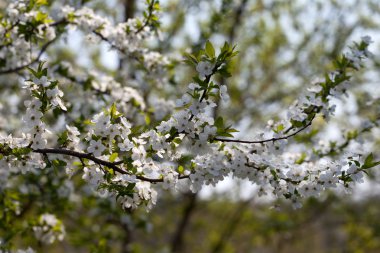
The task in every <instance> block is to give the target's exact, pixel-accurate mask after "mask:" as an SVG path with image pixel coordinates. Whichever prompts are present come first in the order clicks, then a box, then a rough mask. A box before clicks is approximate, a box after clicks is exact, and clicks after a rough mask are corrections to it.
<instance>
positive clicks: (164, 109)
mask: <svg viewBox="0 0 380 253" xmlns="http://www.w3.org/2000/svg"><path fill="white" fill-rule="evenodd" d="M145 8H146V9H145V11H144V12H143V15H142V17H137V18H129V19H128V20H126V22H121V23H113V22H112V21H111V20H110V19H108V18H107V17H106V16H105V15H101V14H98V13H96V12H95V11H94V10H93V9H91V8H87V7H80V8H74V7H73V6H63V7H62V8H61V9H60V10H59V12H53V11H51V9H49V8H48V2H47V1H43V0H30V1H12V2H11V3H9V4H8V5H7V7H6V9H5V12H4V15H3V16H2V17H1V23H0V34H1V37H0V38H1V39H0V75H1V76H2V78H4V79H1V80H2V82H3V83H2V86H3V87H1V90H2V93H3V94H2V95H1V103H2V119H1V121H2V124H1V135H0V154H1V155H0V158H1V159H0V163H1V166H0V175H1V177H0V181H1V187H0V189H1V209H2V210H1V217H2V218H1V220H2V221H1V222H0V224H1V228H2V229H4V231H5V230H6V229H8V230H7V231H5V232H4V233H2V234H1V237H2V238H1V247H3V249H4V252H8V251H9V250H13V251H14V252H19V253H21V252H34V250H33V249H32V248H24V249H18V250H17V249H15V248H16V247H14V245H13V244H12V240H13V238H14V237H16V235H17V234H18V233H30V234H33V235H34V237H35V240H36V241H38V242H39V243H41V244H52V243H54V242H55V241H60V240H63V239H64V238H65V235H66V230H65V224H64V223H63V222H62V220H60V219H59V218H60V217H59V216H58V215H56V214H55V213H54V209H53V208H51V207H49V203H50V202H54V201H57V200H59V202H60V203H61V205H67V203H74V204H75V203H76V201H78V200H77V199H76V198H79V197H78V196H77V194H83V195H84V196H89V195H91V196H95V197H96V198H100V199H108V200H113V201H114V203H117V204H118V208H119V209H120V210H126V211H127V212H129V211H131V210H134V209H145V210H146V211H149V210H150V209H152V208H153V207H154V205H155V204H156V203H157V201H159V197H160V195H161V194H164V192H165V191H177V190H183V189H189V190H190V191H192V192H198V191H200V190H201V189H202V187H203V186H204V185H216V184H217V183H219V182H221V181H223V180H224V179H225V178H226V177H233V178H239V179H247V180H249V181H250V182H252V184H254V185H256V186H257V187H258V189H259V191H258V194H259V195H260V196H261V195H268V194H270V195H272V196H274V197H275V198H284V199H287V200H289V201H290V202H291V203H292V205H293V207H294V208H300V207H302V199H303V198H308V197H311V196H313V197H319V196H321V194H322V193H323V192H324V191H326V190H330V189H335V188H341V189H344V190H345V191H347V192H350V191H351V190H352V188H353V187H354V185H355V184H356V183H362V182H363V178H364V176H365V174H367V173H368V171H369V169H371V168H373V167H375V166H377V165H379V164H380V162H379V161H377V160H376V159H378V157H376V155H375V154H373V153H372V152H361V150H358V151H357V152H353V151H347V150H345V147H346V146H348V145H349V142H350V141H353V140H356V139H357V138H359V137H358V136H359V133H362V132H371V130H372V129H373V128H378V125H379V118H378V117H377V118H374V119H368V120H366V121H365V122H363V124H362V128H361V129H359V131H355V132H350V133H349V134H347V136H346V138H345V140H344V141H343V142H342V143H339V144H334V145H331V144H330V145H327V146H323V144H322V145H317V144H316V142H317V141H318V140H314V142H311V137H313V136H312V134H313V132H311V131H310V129H311V127H312V125H313V123H315V121H323V122H326V124H328V123H329V120H330V119H331V118H332V117H334V110H335V103H336V101H338V100H340V99H342V97H344V96H345V94H347V92H348V91H349V90H350V89H351V88H353V87H358V86H360V85H362V84H361V83H354V82H352V79H353V78H354V77H355V75H356V74H357V73H360V71H362V68H363V67H365V63H366V61H367V59H368V58H371V57H372V54H371V53H370V51H369V49H368V48H369V47H370V45H371V43H372V42H373V41H372V39H371V38H370V37H369V36H362V37H361V38H357V40H356V41H355V42H352V43H351V44H349V45H347V47H346V50H345V51H344V52H342V53H341V54H340V55H339V56H337V57H336V58H335V59H331V62H332V66H333V67H332V68H331V69H330V71H328V72H327V73H319V74H320V78H317V79H314V80H312V78H310V82H309V84H307V85H306V84H305V86H307V88H305V89H304V90H303V92H302V94H300V95H299V97H298V99H297V100H296V101H294V102H293V103H289V104H288V109H287V110H286V113H282V114H279V115H278V116H277V117H276V118H275V119H273V120H270V121H269V122H268V124H267V125H266V126H262V127H261V129H260V127H257V128H255V131H254V133H253V134H251V132H250V133H249V134H244V133H242V132H240V133H239V134H238V132H239V128H238V127H237V125H236V122H232V121H231V119H229V118H228V117H226V116H223V112H219V113H218V115H216V113H215V112H216V108H217V107H218V106H219V105H220V104H221V103H222V104H225V105H228V104H229V103H230V96H229V89H230V87H229V81H228V80H229V79H228V78H229V77H231V73H230V68H231V62H232V61H233V60H234V57H236V56H237V55H238V54H239V52H238V51H239V42H237V44H236V45H233V44H231V43H228V42H225V43H224V44H223V45H222V46H221V47H220V48H218V47H216V46H215V43H213V42H212V41H206V42H205V43H204V45H202V47H201V49H200V50H198V51H196V52H188V53H184V54H183V56H182V58H179V59H178V58H176V57H173V56H172V55H170V54H168V55H165V54H162V53H161V52H160V51H159V50H154V49H152V48H151V47H150V46H149V43H152V41H153V42H154V41H155V40H159V37H160V24H159V10H160V5H159V3H158V1H157V0H147V1H146V6H145ZM50 11H51V12H50ZM72 30H79V31H81V32H82V33H83V34H85V36H86V38H87V41H88V43H92V44H93V45H95V46H96V45H99V44H100V43H103V44H106V45H107V47H108V48H109V49H110V50H112V51H114V52H117V53H118V55H119V57H120V58H121V59H122V60H124V61H131V62H133V63H132V64H131V65H130V68H129V69H127V70H123V71H124V72H123V73H124V74H125V76H127V77H126V78H125V79H123V78H118V80H116V79H115V78H114V77H113V76H112V75H106V74H104V73H100V72H94V71H91V70H89V69H87V70H86V71H83V70H77V69H75V68H73V67H72V66H71V65H70V64H68V63H66V62H60V60H59V58H54V56H51V55H49V54H47V51H48V49H49V48H51V47H52V46H54V44H56V43H58V42H60V41H62V40H63V41H64V40H67V39H70V38H67V36H68V35H67V34H69V32H70V31H72ZM177 64H182V65H183V64H186V65H187V68H188V69H191V71H192V73H194V75H193V76H192V79H191V80H190V81H189V82H188V83H187V89H186V90H185V91H184V92H183V94H181V95H180V96H177V93H178V91H173V89H172V88H171V87H169V88H167V87H166V86H168V84H169V83H170V78H171V75H172V74H171V71H172V70H173V68H174V67H175V65H177ZM130 73H134V75H136V76H138V78H136V79H135V80H138V81H137V84H136V82H134V81H132V80H131V79H129V76H130ZM174 75H175V74H174ZM150 85H151V86H156V87H162V88H161V89H160V91H159V92H157V94H154V95H153V96H152V97H149V96H148V95H147V94H146V92H145V91H146V90H147V89H148V90H149V89H153V88H151V87H150ZM165 87H166V88H165ZM173 94H174V96H173ZM160 96H161V97H160ZM242 109H243V108H242ZM305 135H306V136H308V135H309V137H310V138H304V139H302V138H299V139H297V141H295V139H296V138H297V137H299V136H305ZM236 136H238V137H239V138H238V137H236ZM243 137H244V138H243ZM310 143H311V144H312V146H313V148H311V147H310ZM366 144H367V143H366V140H365V139H364V140H363V144H362V145H366ZM368 145H369V144H368ZM331 153H334V155H335V156H334V159H331V158H330V157H329V155H330V154H331ZM78 178H79V180H78ZM78 184H79V185H80V189H82V190H80V191H79V190H75V188H77V187H78ZM77 189H79V187H78V188H77ZM74 191H75V192H76V196H77V197H76V198H74V197H73V194H71V193H72V192H74ZM25 200H27V201H25ZM24 201H25V202H24ZM29 205H35V206H36V210H37V211H36V213H37V216H36V217H34V219H32V220H29V221H28V223H25V224H22V225H21V226H15V227H12V223H13V220H14V219H23V214H24V212H26V211H27V210H28V206H29Z"/></svg>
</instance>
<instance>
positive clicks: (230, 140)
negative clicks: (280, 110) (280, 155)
mask: <svg viewBox="0 0 380 253" xmlns="http://www.w3.org/2000/svg"><path fill="white" fill-rule="evenodd" d="M314 118H315V114H314V115H313V117H312V118H311V119H310V121H309V122H308V123H307V124H306V125H305V126H303V127H301V128H300V129H298V130H297V131H295V132H294V133H292V134H289V135H285V136H282V137H277V138H270V139H265V140H260V141H245V140H237V139H221V138H214V140H215V141H222V142H237V143H246V144H262V143H266V142H275V141H279V140H286V139H288V138H290V137H293V136H295V135H297V134H298V133H300V132H302V131H303V130H305V129H306V128H308V127H309V126H310V125H311V124H312V123H313V120H314Z"/></svg>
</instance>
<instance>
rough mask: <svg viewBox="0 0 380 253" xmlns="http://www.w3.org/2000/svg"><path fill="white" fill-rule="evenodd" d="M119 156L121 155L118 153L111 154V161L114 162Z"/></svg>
mask: <svg viewBox="0 0 380 253" xmlns="http://www.w3.org/2000/svg"><path fill="white" fill-rule="evenodd" d="M118 157H119V154H118V153H112V155H110V158H109V161H110V162H111V163H113V162H114V161H115V160H116V158H118Z"/></svg>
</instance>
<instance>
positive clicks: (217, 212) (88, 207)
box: [0, 0, 380, 253]
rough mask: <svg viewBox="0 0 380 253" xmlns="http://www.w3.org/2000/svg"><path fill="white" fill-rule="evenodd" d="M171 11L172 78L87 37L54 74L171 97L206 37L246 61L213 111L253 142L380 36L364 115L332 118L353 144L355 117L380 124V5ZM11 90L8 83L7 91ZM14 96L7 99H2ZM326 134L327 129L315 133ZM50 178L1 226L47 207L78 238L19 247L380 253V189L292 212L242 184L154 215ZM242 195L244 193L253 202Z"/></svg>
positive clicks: (70, 46) (165, 39)
mask: <svg viewBox="0 0 380 253" xmlns="http://www.w3.org/2000/svg"><path fill="white" fill-rule="evenodd" d="M50 3H51V6H54V7H57V6H60V5H64V4H70V5H73V6H75V7H81V6H83V5H85V6H89V7H91V8H93V9H95V10H96V11H97V12H98V13H101V14H102V15H105V16H108V17H109V18H111V19H112V20H114V22H123V21H125V20H126V19H127V18H130V17H134V16H139V15H141V13H142V11H143V10H144V8H145V6H144V4H143V1H137V0H124V1H116V0H113V1H101V0H60V1H58V0H56V1H50ZM160 4H161V9H162V10H161V14H160V15H161V17H160V20H161V28H160V30H159V31H158V37H159V38H160V40H154V41H152V42H151V43H150V44H149V45H148V46H149V47H151V48H153V49H156V50H158V51H160V52H162V53H163V54H165V55H168V56H170V58H171V61H172V64H171V65H170V66H169V67H168V69H167V70H165V71H167V72H168V73H169V75H168V76H169V78H167V79H164V80H157V79H155V78H150V77H149V75H140V74H139V72H138V71H136V69H139V66H138V64H139V63H138V62H135V61H129V60H128V59H123V60H119V58H118V56H117V54H115V53H113V52H109V51H108V48H107V46H106V45H102V46H101V47H94V46H88V45H87V44H86V41H85V39H84V38H83V36H82V37H81V34H80V33H71V34H69V36H67V37H66V38H64V40H63V42H60V43H58V44H57V45H55V46H54V47H51V48H50V49H49V51H48V54H49V57H50V58H51V59H52V63H51V65H54V64H59V63H60V62H63V61H67V62H69V63H70V64H71V65H72V66H73V69H75V71H76V72H78V73H80V71H81V70H83V71H85V70H87V71H88V70H89V69H91V70H92V71H94V72H101V73H104V74H107V75H110V76H113V77H114V78H115V79H116V80H119V81H122V80H128V82H129V84H132V85H136V86H138V87H139V89H140V91H141V92H142V93H143V95H144V98H145V99H146V100H147V101H149V99H150V98H151V97H161V96H162V97H165V98H167V99H175V98H179V97H180V96H181V95H182V93H183V91H184V90H185V88H186V86H187V84H188V82H189V81H191V77H192V76H193V75H194V73H195V72H194V70H192V69H190V68H189V67H188V66H186V65H185V64H184V63H183V62H182V60H183V53H184V52H185V51H186V52H197V51H198V50H199V49H200V48H201V47H202V46H203V45H204V43H205V42H206V41H207V40H210V41H212V42H213V44H215V45H216V46H215V47H217V46H218V45H222V44H223V42H224V41H229V42H232V43H234V44H237V48H238V51H239V52H240V53H239V55H238V56H237V57H236V58H235V59H234V61H233V64H232V66H231V73H232V77H231V78H230V79H228V81H225V80H219V81H220V82H228V83H227V85H228V88H229V92H230V94H231V102H230V103H229V104H221V103H220V104H219V105H218V108H217V110H216V111H215V112H214V113H215V114H216V115H221V114H222V115H223V116H224V117H225V118H226V119H228V120H229V121H230V122H231V123H232V122H238V123H237V126H238V128H239V129H240V130H241V133H243V134H242V136H243V137H246V139H249V137H250V133H253V132H255V130H257V129H258V128H262V127H263V126H265V124H266V122H267V121H268V120H269V119H272V118H277V117H279V115H282V114H283V113H284V112H285V110H284V109H285V108H287V107H288V106H289V105H290V104H291V103H292V101H293V100H294V99H295V98H296V97H298V96H299V95H300V94H301V93H302V92H303V91H304V89H305V87H307V86H308V85H309V84H310V83H311V82H312V80H313V79H315V78H316V77H318V76H320V77H321V76H323V74H324V73H325V72H326V71H328V70H331V69H332V65H331V62H332V60H333V59H334V58H335V57H337V56H338V55H339V54H340V53H341V52H342V51H344V49H346V48H347V45H349V44H350V43H351V41H352V40H357V39H358V38H360V36H364V35H366V34H369V35H372V36H373V39H374V41H375V45H374V46H373V48H372V51H373V52H374V53H375V56H374V57H373V59H372V61H371V62H369V63H368V67H367V68H366V71H362V72H360V73H358V74H357V75H355V80H354V82H355V81H358V82H359V81H360V82H362V83H365V84H367V85H366V86H364V88H363V87H362V88H360V89H359V88H358V89H355V88H354V89H353V91H352V93H350V95H349V99H347V101H346V103H347V104H350V105H351V107H352V104H354V105H356V106H355V108H356V109H354V112H355V113H353V111H349V110H346V109H345V107H344V104H343V105H341V107H342V108H343V109H341V110H342V111H343V112H342V113H338V116H339V117H336V118H334V119H333V122H335V121H336V122H337V123H336V124H337V125H338V124H339V125H338V126H339V128H338V130H336V131H335V132H334V133H336V132H337V133H338V135H343V134H342V133H344V132H345V131H348V130H352V128H355V127H357V126H358V124H359V123H358V122H359V120H357V118H355V117H357V116H355V115H360V116H361V117H363V118H377V117H379V113H380V110H379V105H380V102H379V99H377V100H375V103H377V104H375V106H374V105H371V106H370V107H369V106H368V105H366V101H368V100H369V99H373V98H374V97H375V98H376V97H377V98H379V97H380V91H379V90H380V89H379V85H378V82H379V80H380V78H379V77H380V76H379V75H380V72H379V71H378V70H379V69H378V67H379V65H380V58H379V54H377V52H378V45H379V39H380V36H379V35H378V34H379V31H380V26H379V24H380V15H379V14H380V3H379V1H378V0H349V1H348V0H347V1H337V0H315V1H306V0H295V1H286V0H284V1H282V0H208V1H202V0H165V1H164V0H162V1H161V2H160ZM0 6H1V8H4V6H5V5H4V6H2V3H0ZM376 34H377V36H376ZM65 41H66V42H65ZM4 78H5V77H1V81H2V82H4ZM6 78H8V79H7V83H10V82H12V80H14V82H16V81H17V77H12V78H14V79H12V78H10V77H9V76H8V77H6ZM374 84H375V88H373V87H374ZM5 88H6V87H5V86H2V87H1V91H4V90H5ZM74 92H75V91H74ZM7 95H8V93H7V92H2V95H1V96H7ZM376 105H377V106H376ZM148 107H149V108H148V111H149V112H151V113H154V111H155V110H157V108H156V109H155V108H154V105H153V104H149V102H148ZM355 110H358V111H355ZM351 117H353V118H351ZM324 126H325V125H324V122H323V121H322V120H320V121H318V122H316V126H314V129H318V130H320V129H324ZM330 130H331V129H330ZM320 133H321V134H323V130H320ZM375 136H376V135H375ZM378 136H380V134H379V135H378ZM300 138H302V137H300ZM305 138H309V137H308V136H305ZM379 140H380V138H379V137H377V138H374V139H373V142H374V145H375V147H379ZM375 150H376V149H375ZM377 150H379V149H377ZM330 155H331V156H333V155H334V154H330ZM45 173H46V175H44V176H45V178H44V180H37V179H33V178H28V177H26V178H25V180H30V181H31V182H37V181H38V183H35V185H36V190H35V191H36V195H35V197H34V198H28V199H25V198H24V197H23V196H22V195H19V194H18V193H9V194H6V195H2V199H1V201H2V202H3V203H5V202H7V201H8V202H12V200H18V201H20V202H21V203H22V204H23V206H22V207H21V212H20V213H19V215H18V216H17V217H11V218H9V220H5V219H4V220H3V221H1V223H2V224H3V226H2V229H4V227H7V228H9V227H11V226H13V227H14V228H15V230H17V229H16V228H17V227H18V226H22V225H23V224H21V222H22V219H21V217H23V216H27V215H29V216H33V214H34V213H36V210H41V209H43V210H45V211H46V212H49V211H50V212H53V213H55V214H56V215H57V216H58V217H60V218H62V220H63V222H64V224H65V226H66V231H67V238H66V240H65V241H64V242H61V243H56V244H54V245H53V246H51V247H46V246H43V245H34V244H33V243H34V242H33V241H32V239H29V238H28V236H29V235H28V233H27V232H26V233H25V234H24V233H21V234H18V235H16V236H17V237H19V238H20V240H19V241H20V245H19V246H20V247H21V246H28V245H30V246H32V247H34V248H35V249H37V251H38V252H99V253H100V252H125V253H126V252H136V253H138V252H147V253H148V252H200V253H201V252H212V253H217V252H223V253H233V252H236V253H243V252H260V253H265V252H283V253H287V252H309V253H314V252H316V253H317V252H355V253H356V252H357V253H359V252H380V220H379V218H378V217H380V198H379V194H378V193H377V192H376V191H372V194H371V195H370V196H369V197H368V196H367V197H364V196H359V197H358V198H356V199H352V198H349V197H348V196H347V195H344V194H342V193H332V192H331V193H329V194H327V195H326V196H325V197H324V198H321V199H320V200H316V199H309V200H308V201H307V202H306V203H305V204H304V207H303V208H302V209H300V210H293V209H292V208H291V207H290V206H288V205H287V204H285V203H281V202H273V201H270V200H266V201H259V200H258V197H257V193H256V191H255V190H254V189H252V188H247V189H245V188H244V187H243V188H242V189H241V188H240V189H238V188H236V187H231V188H229V189H228V190H227V192H224V193H215V192H213V191H212V190H210V189H208V191H211V193H209V194H207V196H208V197H207V198H206V197H202V196H199V194H190V193H187V192H184V193H183V192H177V193H168V194H165V195H164V196H165V197H164V198H163V199H161V200H160V201H159V202H158V205H157V206H156V207H155V208H154V209H153V210H152V211H151V212H150V213H145V212H143V211H140V210H137V211H134V212H125V211H123V210H121V208H120V207H119V205H118V204H117V203H115V202H114V200H113V199H99V198H96V197H94V196H93V195H92V194H90V193H88V194H87V195H86V194H84V193H86V191H87V192H89V190H88V189H87V188H86V186H85V185H84V183H83V182H82V180H81V179H80V176H79V175H74V176H73V182H74V185H75V187H74V188H75V190H74V192H75V194H72V195H71V197H70V198H69V199H66V198H61V197H60V193H62V191H63V190H64V189H65V187H67V188H70V189H71V187H72V186H65V185H64V184H65V182H66V181H65V180H64V178H65V177H66V176H65V174H64V173H62V174H59V173H53V172H48V171H46V172H45ZM377 174H378V173H377V172H376V171H375V172H374V173H373V175H372V178H371V179H370V181H369V182H368V183H367V185H372V183H371V182H375V183H376V182H377V183H378V181H379V179H378V178H379V177H378V175H377ZM57 175H58V176H57ZM59 175H60V176H59ZM371 180H372V181H371ZM369 187H371V186H369ZM44 189H53V190H52V191H50V190H49V191H48V192H47V191H45V190H44ZM238 192H244V195H245V198H242V197H241V196H240V194H239V193H238ZM76 193H77V194H76ZM4 196H7V197H6V198H5V197H4ZM231 196H234V197H231ZM247 196H248V197H247ZM12 198H13V199H12ZM40 205H42V206H40ZM8 206H9V204H8ZM15 208H20V207H15ZM2 212H3V213H6V212H7V210H2ZM3 217H6V215H4V216H3ZM5 223H6V225H4V224H5ZM10 225H11V226H10ZM6 232H7V233H8V232H10V231H9V230H8V231H6ZM1 234H5V232H4V231H3V232H1Z"/></svg>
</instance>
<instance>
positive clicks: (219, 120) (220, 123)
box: [214, 117, 224, 129]
mask: <svg viewBox="0 0 380 253" xmlns="http://www.w3.org/2000/svg"><path fill="white" fill-rule="evenodd" d="M214 125H215V126H216V128H218V129H220V128H223V127H224V122H223V118H222V117H218V118H217V119H216V120H215V123H214Z"/></svg>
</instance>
